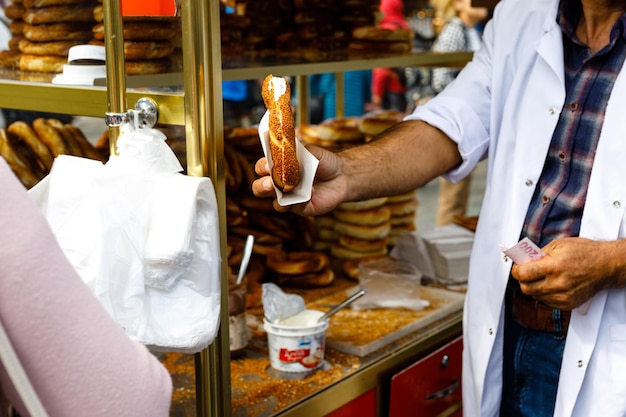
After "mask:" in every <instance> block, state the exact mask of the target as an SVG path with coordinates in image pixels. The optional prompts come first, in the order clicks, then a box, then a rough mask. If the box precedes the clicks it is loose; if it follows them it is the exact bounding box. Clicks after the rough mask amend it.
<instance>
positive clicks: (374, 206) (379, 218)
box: [330, 197, 391, 260]
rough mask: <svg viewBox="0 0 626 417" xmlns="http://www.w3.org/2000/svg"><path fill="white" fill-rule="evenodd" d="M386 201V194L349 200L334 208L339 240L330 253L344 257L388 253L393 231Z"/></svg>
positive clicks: (340, 257)
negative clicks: (379, 196)
mask: <svg viewBox="0 0 626 417" xmlns="http://www.w3.org/2000/svg"><path fill="white" fill-rule="evenodd" d="M386 202H387V198H386V197H385V198H374V199H370V200H365V201H357V202H347V203H342V204H340V205H339V207H337V208H336V209H335V210H333V216H334V219H335V223H334V230H335V233H336V236H337V240H336V241H335V242H333V243H332V245H331V247H330V253H331V255H332V256H333V257H335V258H337V259H342V260H346V259H355V258H365V257H373V256H383V255H386V254H387V252H388V247H387V246H388V242H389V232H390V231H391V212H390V211H389V209H387V208H386V207H385V204H386Z"/></svg>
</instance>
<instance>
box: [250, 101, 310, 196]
mask: <svg viewBox="0 0 626 417" xmlns="http://www.w3.org/2000/svg"><path fill="white" fill-rule="evenodd" d="M269 130H270V128H269V112H267V111H266V112H265V114H264V115H263V117H262V118H261V122H260V123H259V139H261V146H262V147H263V153H264V154H265V156H266V157H267V161H268V162H269V166H270V172H271V170H272V166H273V163H274V162H273V161H272V153H271V152H270V134H269ZM296 154H297V155H298V163H299V164H300V183H299V184H298V185H297V186H296V188H294V189H293V190H292V191H290V192H288V193H283V192H282V191H281V190H279V189H278V188H276V186H275V185H274V189H275V190H276V197H277V199H278V204H280V205H281V206H290V205H293V204H299V203H306V202H307V201H309V200H310V199H311V190H312V188H313V180H314V179H315V172H316V171H317V165H318V164H319V161H318V160H317V158H316V157H315V156H313V154H312V153H311V152H309V151H308V150H307V149H306V148H305V147H304V145H303V144H302V143H301V142H300V141H299V140H297V139H296Z"/></svg>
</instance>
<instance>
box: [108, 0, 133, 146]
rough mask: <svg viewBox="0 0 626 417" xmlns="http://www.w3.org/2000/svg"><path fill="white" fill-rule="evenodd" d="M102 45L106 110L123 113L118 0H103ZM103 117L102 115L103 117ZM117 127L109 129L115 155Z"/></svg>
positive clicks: (110, 142)
mask: <svg viewBox="0 0 626 417" xmlns="http://www.w3.org/2000/svg"><path fill="white" fill-rule="evenodd" d="M102 7H103V13H104V16H105V18H104V45H105V48H106V49H105V53H106V74H107V96H108V103H107V108H108V112H110V113H124V112H126V110H128V107H127V103H126V69H125V67H126V64H125V62H126V61H125V59H124V35H123V32H122V30H123V27H122V25H123V23H122V12H121V7H120V0H104V1H103V3H102ZM103 116H104V115H103ZM118 136H119V127H117V126H115V127H109V149H110V151H111V155H115V153H116V146H115V145H116V142H117V137H118Z"/></svg>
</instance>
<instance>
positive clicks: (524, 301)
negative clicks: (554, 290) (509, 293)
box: [512, 291, 571, 334]
mask: <svg viewBox="0 0 626 417" xmlns="http://www.w3.org/2000/svg"><path fill="white" fill-rule="evenodd" d="M512 306H513V317H515V320H516V321H517V322H518V323H519V324H521V325H522V326H524V327H527V328H529V329H532V330H536V331H540V332H550V333H562V334H566V333H567V328H568V327H569V320H570V316H571V311H566V310H557V311H556V314H555V310H554V309H553V308H552V307H548V306H547V305H545V304H542V303H540V302H539V301H537V300H534V299H532V298H530V297H525V296H523V295H520V294H519V293H518V292H517V291H513V301H512ZM559 313H560V318H558V316H559Z"/></svg>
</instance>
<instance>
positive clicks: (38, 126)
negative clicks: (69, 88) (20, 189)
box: [0, 118, 106, 188]
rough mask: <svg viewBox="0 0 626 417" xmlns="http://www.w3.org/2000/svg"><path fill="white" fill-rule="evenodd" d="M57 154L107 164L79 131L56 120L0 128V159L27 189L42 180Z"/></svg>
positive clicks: (18, 122)
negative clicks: (0, 157) (0, 158)
mask: <svg viewBox="0 0 626 417" xmlns="http://www.w3.org/2000/svg"><path fill="white" fill-rule="evenodd" d="M59 155H74V156H80V157H84V158H89V159H95V160H99V161H102V162H105V161H106V156H105V155H103V154H102V153H101V152H99V151H98V150H97V149H95V148H94V146H93V145H92V144H91V143H90V142H89V140H87V138H86V137H85V135H84V134H83V133H82V131H81V130H80V129H78V128H77V127H75V126H73V125H71V124H67V123H63V122H61V121H59V120H57V119H45V118H37V119H35V120H34V121H33V123H32V126H31V125H30V124H28V123H26V122H23V121H15V122H13V123H11V124H10V125H9V126H7V128H6V129H0V156H2V157H3V158H4V159H5V160H6V161H7V163H8V164H9V166H10V167H11V169H12V170H13V172H14V173H15V175H16V176H17V177H18V178H19V179H20V181H21V182H22V184H23V185H24V186H25V187H26V188H31V187H33V186H34V185H36V184H37V183H38V182H39V181H41V179H42V178H43V177H45V176H46V175H47V174H48V173H49V172H50V168H51V167H52V162H53V161H54V158H56V157H57V156H59Z"/></svg>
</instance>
